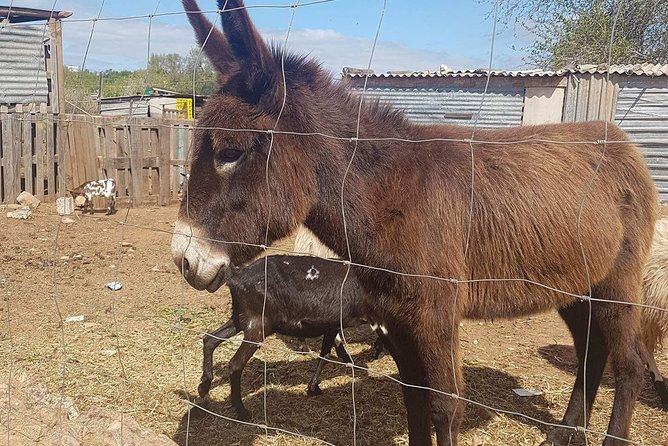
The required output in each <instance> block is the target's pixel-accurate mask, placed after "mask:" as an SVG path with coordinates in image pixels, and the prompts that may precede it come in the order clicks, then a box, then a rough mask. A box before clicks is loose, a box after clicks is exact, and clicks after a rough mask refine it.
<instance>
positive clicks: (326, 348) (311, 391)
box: [306, 330, 337, 396]
mask: <svg viewBox="0 0 668 446" xmlns="http://www.w3.org/2000/svg"><path fill="white" fill-rule="evenodd" d="M336 333H337V332H336V330H332V331H330V332H327V333H325V334H324V336H323V337H322V347H321V348H320V357H319V358H318V365H317V366H316V368H315V374H313V378H311V382H309V383H308V388H307V389H306V394H307V395H308V396H315V395H321V394H322V390H321V389H320V386H319V384H320V374H321V373H322V369H323V367H325V363H326V362H327V361H325V359H324V358H325V357H326V356H327V355H329V353H330V352H331V351H332V346H333V345H334V339H335V338H336Z"/></svg>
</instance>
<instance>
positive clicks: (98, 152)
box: [91, 121, 109, 178]
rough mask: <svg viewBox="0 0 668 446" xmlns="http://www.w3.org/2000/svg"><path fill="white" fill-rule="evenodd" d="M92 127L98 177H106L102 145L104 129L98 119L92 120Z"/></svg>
mask: <svg viewBox="0 0 668 446" xmlns="http://www.w3.org/2000/svg"><path fill="white" fill-rule="evenodd" d="M91 127H92V130H91V138H92V139H93V141H92V143H93V147H95V167H96V169H97V172H98V177H99V178H104V173H105V172H104V169H103V168H104V167H105V166H104V146H103V145H102V140H101V138H100V135H101V134H102V132H103V129H102V127H101V126H100V125H99V124H98V123H97V121H91ZM107 175H109V172H107Z"/></svg>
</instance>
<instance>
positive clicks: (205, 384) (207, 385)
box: [197, 381, 211, 398]
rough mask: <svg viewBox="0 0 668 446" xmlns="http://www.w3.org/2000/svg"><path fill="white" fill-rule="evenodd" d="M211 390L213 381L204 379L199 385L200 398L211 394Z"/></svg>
mask: <svg viewBox="0 0 668 446" xmlns="http://www.w3.org/2000/svg"><path fill="white" fill-rule="evenodd" d="M209 390H211V381H202V382H201V383H199V386H197V393H198V394H199V396H200V398H204V397H205V396H207V395H208V394H209Z"/></svg>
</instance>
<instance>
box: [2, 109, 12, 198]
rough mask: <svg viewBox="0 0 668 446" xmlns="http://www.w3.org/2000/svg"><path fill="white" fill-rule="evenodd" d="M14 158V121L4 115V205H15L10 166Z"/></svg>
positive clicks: (7, 115) (9, 116)
mask: <svg viewBox="0 0 668 446" xmlns="http://www.w3.org/2000/svg"><path fill="white" fill-rule="evenodd" d="M11 158H12V119H11V115H9V114H6V113H3V114H2V183H3V184H2V193H3V197H2V198H3V200H2V201H3V203H14V199H13V198H12V197H11V194H10V183H11V180H12V179H11V176H10V172H9V166H11Z"/></svg>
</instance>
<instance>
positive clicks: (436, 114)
mask: <svg viewBox="0 0 668 446" xmlns="http://www.w3.org/2000/svg"><path fill="white" fill-rule="evenodd" d="M357 90H361V89H358V88H357ZM483 92H484V88H481V87H478V88H468V89H463V88H461V87H457V86H452V87H446V86H444V87H439V88H432V89H428V88H401V87H367V89H366V93H365V96H366V97H368V98H378V99H380V100H382V101H386V102H390V103H391V104H392V105H394V106H395V107H396V108H398V109H399V110H403V111H404V112H405V113H406V115H407V117H408V118H409V119H410V120H412V121H415V122H421V123H436V122H440V123H450V124H462V125H473V123H474V122H475V121H476V117H477V116H478V112H480V116H479V118H478V124H477V125H478V126H479V127H482V128H484V127H508V126H513V125H520V123H521V122H522V106H523V104H524V90H523V89H522V88H521V87H514V86H510V85H509V86H503V87H494V88H490V89H488V91H487V94H486V95H485V102H484V104H483V107H482V109H480V102H481V100H482V97H483Z"/></svg>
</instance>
